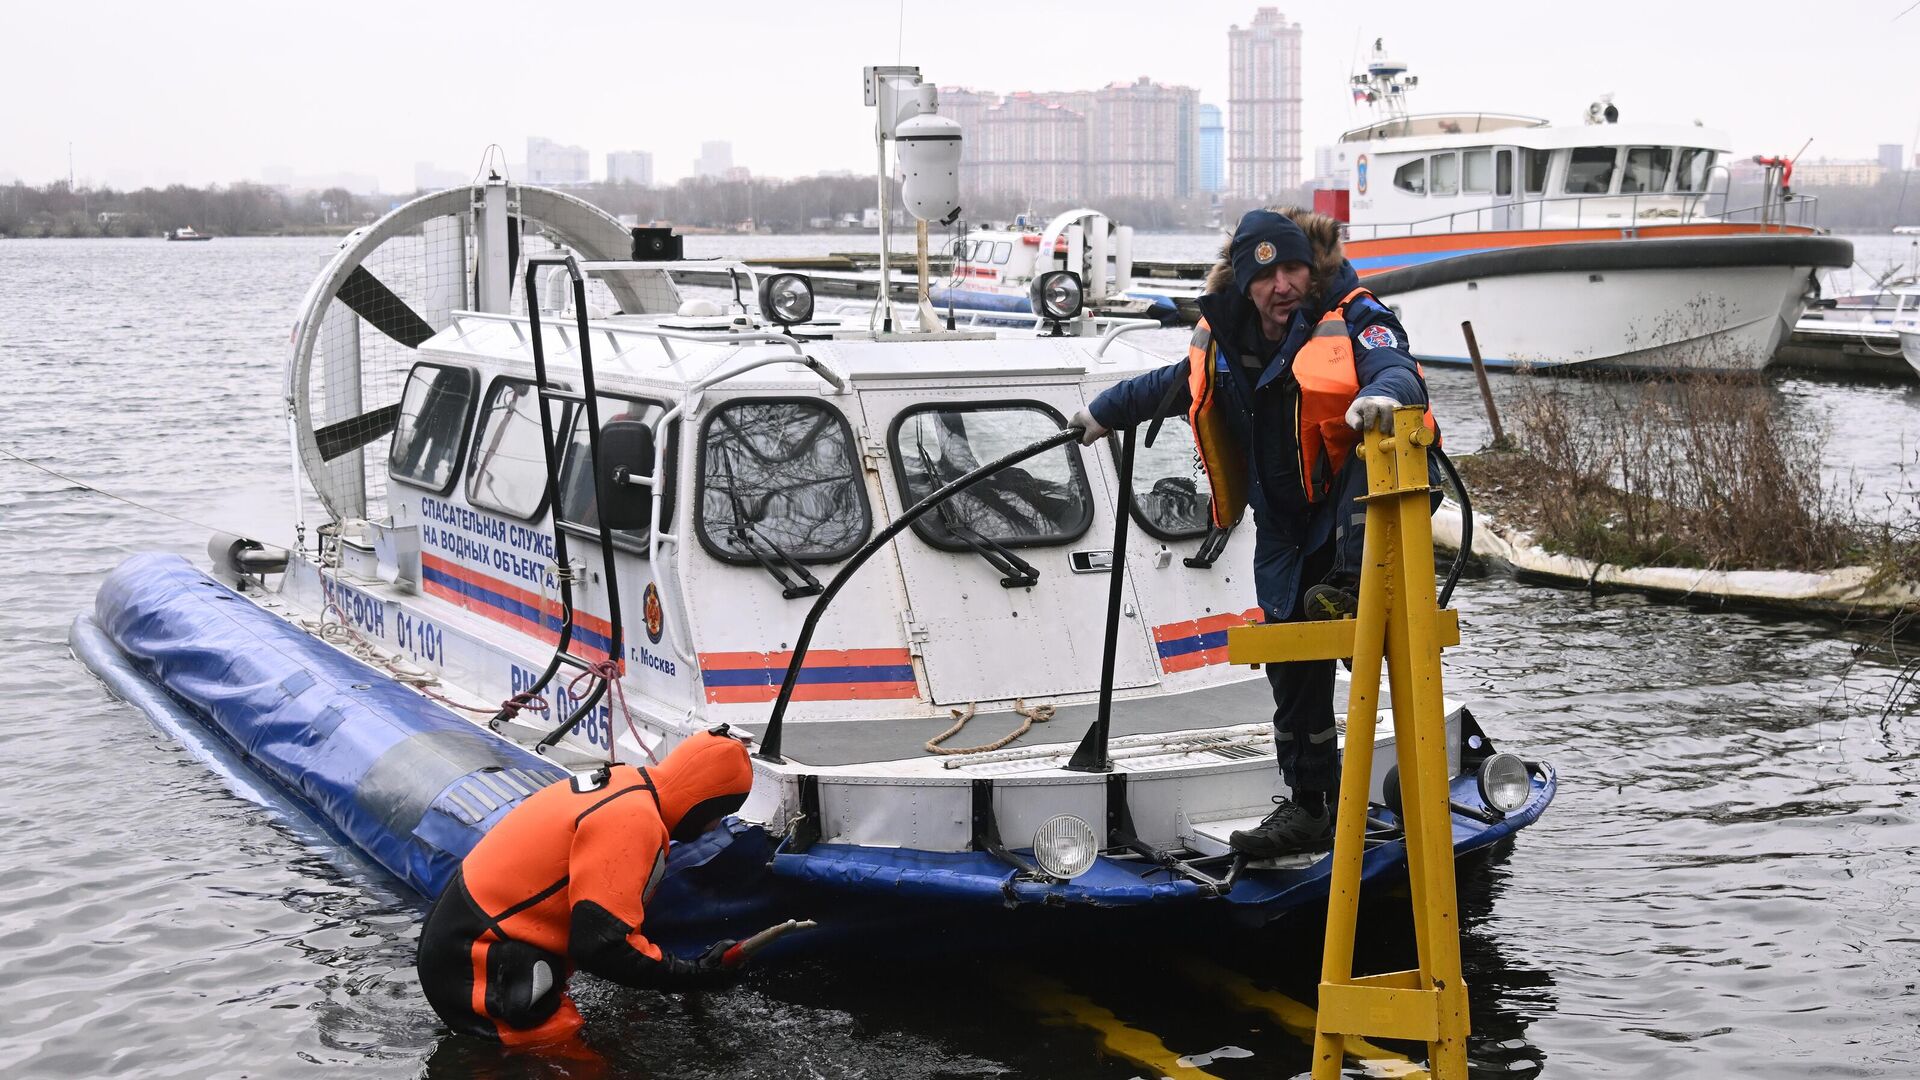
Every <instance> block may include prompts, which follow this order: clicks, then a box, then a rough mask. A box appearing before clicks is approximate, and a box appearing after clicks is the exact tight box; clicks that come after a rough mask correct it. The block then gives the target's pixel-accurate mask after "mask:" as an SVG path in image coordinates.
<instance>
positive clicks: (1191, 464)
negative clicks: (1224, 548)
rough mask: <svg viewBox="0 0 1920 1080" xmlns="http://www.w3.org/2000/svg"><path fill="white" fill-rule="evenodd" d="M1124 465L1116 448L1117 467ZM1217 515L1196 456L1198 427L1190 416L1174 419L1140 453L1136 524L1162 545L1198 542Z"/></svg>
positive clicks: (1136, 460) (1137, 458)
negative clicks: (1192, 422) (1165, 543)
mask: <svg viewBox="0 0 1920 1080" xmlns="http://www.w3.org/2000/svg"><path fill="white" fill-rule="evenodd" d="M1108 441H1109V442H1113V441H1114V440H1108ZM1119 460H1120V450H1119V447H1118V446H1117V445H1115V446H1114V463H1115V465H1116V466H1117V465H1118V464H1119ZM1212 514H1213V492H1212V489H1211V488H1210V487H1209V486H1208V484H1207V474H1206V467H1205V466H1203V465H1201V464H1200V455H1199V454H1198V453H1196V452H1195V451H1194V442H1193V427H1192V426H1191V425H1190V424H1188V423H1187V419H1186V417H1184V416H1170V417H1168V418H1167V419H1166V420H1165V422H1163V423H1162V425H1161V427H1160V435H1159V437H1157V438H1155V439H1154V440H1153V445H1152V446H1148V445H1147V444H1146V443H1145V442H1144V441H1142V442H1141V443H1140V444H1139V445H1138V446H1136V447H1135V448H1134V453H1133V517H1134V520H1135V521H1138V522H1139V523H1140V527H1141V528H1143V529H1145V530H1146V531H1147V534H1148V535H1150V536H1153V537H1156V538H1158V539H1161V540H1192V539H1194V538H1196V537H1200V536H1205V535H1206V533H1207V526H1208V525H1209V524H1210V523H1211V521H1212Z"/></svg>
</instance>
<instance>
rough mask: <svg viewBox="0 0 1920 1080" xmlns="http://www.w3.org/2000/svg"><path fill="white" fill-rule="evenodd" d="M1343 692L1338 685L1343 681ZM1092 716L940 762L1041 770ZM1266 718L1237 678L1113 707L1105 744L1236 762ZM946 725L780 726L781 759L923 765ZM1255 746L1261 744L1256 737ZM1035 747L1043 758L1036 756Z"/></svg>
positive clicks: (1062, 717) (1248, 684)
mask: <svg viewBox="0 0 1920 1080" xmlns="http://www.w3.org/2000/svg"><path fill="white" fill-rule="evenodd" d="M1342 685H1343V686H1344V685H1345V684H1344V680H1343V682H1342ZM1345 696H1346V695H1345V694H1344V693H1336V694H1335V700H1336V701H1337V702H1340V703H1342V704H1341V706H1340V708H1339V713H1340V714H1341V715H1342V716H1344V713H1345V709H1344V701H1345ZM1391 705H1392V702H1391V700H1390V699H1389V697H1388V695H1387V693H1386V689H1385V687H1382V689H1381V693H1380V708H1381V711H1382V713H1383V715H1384V714H1385V712H1386V711H1387V710H1388V709H1389V708H1390V707H1391ZM1098 715H1099V706H1098V704H1097V703H1094V702H1085V703H1083V704H1079V705H1065V706H1062V707H1060V708H1059V709H1058V711H1056V712H1055V713H1054V715H1053V717H1052V718H1051V719H1049V720H1046V721H1044V722H1037V723H1035V724H1034V725H1033V730H1031V731H1029V732H1028V733H1027V734H1026V735H1024V736H1022V737H1021V738H1020V739H1019V740H1017V741H1015V742H1013V743H1011V744H1009V745H1008V746H1007V747H1005V748H1003V749H1001V750H997V751H991V752H982V753H980V754H966V755H947V756H945V761H946V762H947V763H949V764H951V765H953V766H960V765H965V764H969V763H974V762H979V763H983V764H984V763H986V762H1002V761H1005V760H1006V759H1007V758H1008V757H1012V756H1018V757H1021V758H1025V759H1028V761H1029V763H1030V764H1034V765H1041V766H1044V765H1045V764H1046V759H1047V758H1050V757H1059V756H1062V755H1068V754H1071V753H1072V752H1073V749H1074V747H1075V746H1077V745H1078V744H1079V742H1080V740H1081V738H1082V737H1083V736H1085V735H1086V733H1087V730H1088V729H1089V728H1091V727H1092V726H1093V722H1094V719H1095V718H1096V717H1097V716H1098ZM1272 716H1273V692H1272V690H1271V689H1270V688H1269V687H1268V685H1267V680H1266V679H1264V678H1254V679H1243V680H1241V681H1239V682H1232V683H1226V684H1223V685H1217V686H1210V687H1203V688H1201V689H1199V690H1191V691H1188V692H1187V693H1184V694H1167V695H1156V696H1153V697H1142V698H1131V699H1120V700H1116V701H1115V702H1114V703H1113V718H1112V720H1111V724H1110V727H1109V729H1108V737H1109V738H1110V739H1113V740H1119V739H1125V738H1128V737H1131V736H1142V735H1161V736H1166V735H1176V734H1183V733H1193V734H1200V733H1206V732H1216V733H1219V735H1220V742H1221V745H1222V747H1226V748H1229V749H1227V750H1226V752H1227V753H1229V755H1230V756H1239V755H1237V754H1235V753H1234V752H1233V750H1234V749H1237V748H1239V747H1244V746H1245V744H1246V743H1247V742H1248V741H1249V740H1248V739H1247V738H1246V733H1245V732H1232V731H1230V730H1228V729H1233V728H1242V727H1245V726H1247V725H1253V726H1255V727H1256V728H1257V729H1258V730H1260V731H1261V732H1262V734H1263V735H1264V732H1265V730H1266V726H1267V724H1268V722H1269V720H1270V719H1271V717H1272ZM1023 723H1025V718H1024V717H1022V716H1021V715H1020V714H1019V713H1016V712H1013V711H1012V710H1005V711H999V712H981V713H978V714H976V715H975V716H974V717H973V718H971V719H970V720H968V721H967V724H966V726H965V727H963V728H961V729H960V731H958V732H957V733H955V734H954V736H953V737H952V738H950V739H948V740H947V741H946V742H945V743H943V744H942V746H943V747H956V748H957V747H969V746H982V745H985V744H989V743H992V742H994V741H995V740H997V739H999V738H1001V737H1003V736H1005V735H1008V734H1010V733H1012V732H1014V731H1016V730H1018V729H1019V727H1020V725H1021V724H1023ZM952 724H953V720H952V718H951V717H945V716H940V717H919V718H913V719H900V720H788V721H787V722H786V723H785V724H783V725H782V730H781V734H780V740H781V743H780V752H781V754H782V755H783V756H785V757H786V758H788V759H789V760H790V761H793V762H795V763H797V764H801V765H808V766H814V767H821V768H826V767H832V766H836V765H872V764H878V763H883V762H924V761H926V760H927V759H928V757H929V753H928V751H927V749H926V743H927V741H928V740H930V739H932V738H934V737H935V736H937V735H939V734H940V733H941V732H943V731H945V730H946V729H947V728H949V727H951V726H952ZM734 726H735V727H738V728H740V729H742V730H745V731H749V732H752V733H753V736H754V738H755V739H759V738H761V737H762V736H763V735H765V733H766V727H767V725H766V724H765V723H757V724H735V725H734ZM1392 731H1393V729H1392V725H1391V724H1384V725H1382V732H1381V733H1382V735H1383V736H1384V737H1387V738H1391V737H1392ZM1163 741H1164V740H1163ZM1260 741H1262V742H1265V741H1266V740H1265V739H1264V738H1263V739H1261V740H1260ZM1042 748H1044V750H1045V752H1044V753H1036V751H1040V750H1042ZM1216 752H1219V751H1216ZM1262 753H1265V754H1270V753H1271V751H1267V750H1263V751H1262Z"/></svg>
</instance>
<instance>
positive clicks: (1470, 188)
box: [1460, 150, 1493, 195]
mask: <svg viewBox="0 0 1920 1080" xmlns="http://www.w3.org/2000/svg"><path fill="white" fill-rule="evenodd" d="M1460 158H1461V163H1460V164H1461V173H1462V175H1461V180H1460V190H1462V191H1464V192H1466V193H1468V194H1469V195H1485V194H1487V193H1488V192H1490V191H1492V190H1493V151H1491V150H1468V151H1467V152H1466V153H1464V154H1462V155H1460Z"/></svg>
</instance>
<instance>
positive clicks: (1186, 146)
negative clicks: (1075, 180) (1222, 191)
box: [1085, 78, 1200, 199]
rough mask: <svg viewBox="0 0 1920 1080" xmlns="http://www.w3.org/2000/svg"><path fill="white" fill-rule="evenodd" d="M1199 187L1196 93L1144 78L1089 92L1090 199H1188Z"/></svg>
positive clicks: (1087, 184) (1087, 181)
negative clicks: (1091, 97)
mask: <svg viewBox="0 0 1920 1080" xmlns="http://www.w3.org/2000/svg"><path fill="white" fill-rule="evenodd" d="M1199 186H1200V93H1199V91H1197V90H1194V89H1191V88H1189V87H1185V86H1162V85H1160V84H1159V83H1156V82H1152V81H1150V80H1148V79H1146V78H1141V79H1139V80H1138V81H1136V82H1132V83H1114V84H1113V85H1111V86H1108V87H1106V88H1105V89H1102V90H1096V91H1094V92H1093V99H1092V102H1091V104H1090V106H1089V109H1088V113H1087V180H1086V188H1085V190H1086V194H1087V197H1088V198H1090V199H1114V198H1118V199H1187V198H1192V197H1193V193H1194V192H1195V190H1197V189H1198V188H1199Z"/></svg>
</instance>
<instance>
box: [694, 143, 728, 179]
mask: <svg viewBox="0 0 1920 1080" xmlns="http://www.w3.org/2000/svg"><path fill="white" fill-rule="evenodd" d="M732 168H733V144H732V143H730V142H727V141H726V140H724V139H718V140H715V141H713V142H703V143H701V144H700V157H699V158H698V159H697V160H695V161H694V163H693V175H695V176H701V177H710V178H712V179H715V180H723V179H725V178H726V175H727V172H728V170H730V169H732Z"/></svg>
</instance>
